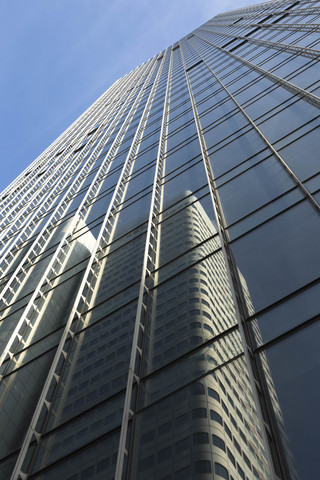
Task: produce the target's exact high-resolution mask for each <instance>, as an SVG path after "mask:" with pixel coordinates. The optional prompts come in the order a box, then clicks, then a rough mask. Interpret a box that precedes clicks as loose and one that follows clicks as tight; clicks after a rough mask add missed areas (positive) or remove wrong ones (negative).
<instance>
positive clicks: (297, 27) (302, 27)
mask: <svg viewBox="0 0 320 480" xmlns="http://www.w3.org/2000/svg"><path fill="white" fill-rule="evenodd" d="M206 25H214V26H215V27H221V28H223V27H234V28H236V29H238V28H242V29H248V27H249V28H258V27H259V28H263V29H264V30H288V31H293V32H314V31H315V32H316V31H319V30H320V24H318V23H275V24H272V23H236V24H232V23H228V22H226V23H222V22H221V23H220V22H219V25H217V24H215V23H214V24H213V23H208V24H206Z"/></svg>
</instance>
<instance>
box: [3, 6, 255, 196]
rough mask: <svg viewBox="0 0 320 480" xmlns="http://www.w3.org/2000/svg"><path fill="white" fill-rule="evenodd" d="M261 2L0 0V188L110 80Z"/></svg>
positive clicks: (74, 118)
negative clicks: (215, 20) (222, 16)
mask: <svg viewBox="0 0 320 480" xmlns="http://www.w3.org/2000/svg"><path fill="white" fill-rule="evenodd" d="M255 3H259V0H3V1H2V2H1V3H0V16H1V28H0V60H1V66H0V125H1V129H0V131H1V150H0V152H1V153H0V155H1V156H0V162H1V175H0V191H2V190H3V189H4V188H5V187H6V186H7V185H8V184H9V183H10V182H11V181H12V180H14V179H15V178H16V176H17V175H19V173H21V171H22V170H24V169H25V168H26V167H27V166H28V165H29V164H30V163H31V162H32V161H33V160H35V158H36V157H37V156H38V155H40V153H41V152H42V151H43V150H45V149H46V148H47V147H48V146H49V145H50V144H51V143H52V142H53V141H54V140H55V139H56V138H57V137H58V136H59V135H60V134H61V133H62V132H63V131H64V130H65V129H66V128H67V127H68V126H69V125H70V124H71V123H72V122H73V121H74V120H76V118H77V117H78V116H79V115H81V114H82V113H83V112H84V110H85V109H86V108H88V107H89V106H90V105H91V104H92V103H93V102H94V101H95V100H96V99H97V98H98V97H99V96H100V95H101V94H102V93H103V92H104V91H105V90H106V89H107V88H108V87H109V86H110V85H112V84H113V82H114V81H115V80H117V79H118V78H120V77H122V76H123V75H125V74H126V73H128V72H129V71H130V70H132V69H133V68H135V67H137V66H138V65H140V64H141V63H143V62H144V61H146V60H147V59H148V58H150V57H152V56H153V55H155V54H156V53H158V52H159V51H161V50H163V49H164V48H166V47H167V46H169V45H170V44H171V43H173V42H175V41H177V40H179V39H180V38H181V37H183V36H184V35H186V34H188V33H189V32H190V31H192V30H193V29H194V28H196V27H198V26H200V25H201V24H202V23H204V22H206V21H207V20H209V19H210V18H211V17H213V16H214V15H217V14H218V13H221V12H223V11H227V10H231V9H234V8H239V7H243V6H245V5H252V4H255Z"/></svg>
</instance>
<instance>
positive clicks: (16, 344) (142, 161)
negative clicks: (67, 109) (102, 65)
mask: <svg viewBox="0 0 320 480" xmlns="http://www.w3.org/2000/svg"><path fill="white" fill-rule="evenodd" d="M319 19H320V2H318V1H303V0H301V1H293V0H283V1H278V0H276V1H272V2H266V3H262V4H258V5H255V6H251V7H245V8H242V9H239V10H233V11H231V12H228V13H225V14H221V15H218V16H217V17H215V18H213V19H212V20H210V21H208V22H207V23H206V24H204V25H202V26H201V27H199V28H198V29H196V30H194V31H193V32H191V33H190V34H189V35H187V36H186V37H184V38H183V39H181V41H179V42H177V43H175V44H174V45H171V46H170V47H168V48H167V49H166V50H164V51H162V52H160V53H159V54H158V55H156V56H155V57H154V58H152V59H150V60H148V61H147V62H146V63H144V64H143V65H141V66H140V67H138V68H136V69H135V70H133V71H132V72H130V73H129V74H128V75H126V76H124V77H123V78H121V79H119V80H118V81H117V82H116V83H115V84H114V85H113V86H112V87H110V88H109V89H108V90H107V91H106V92H105V93H104V94H103V95H102V96H101V97H100V98H99V99H98V100H97V101H96V102H95V103H94V104H93V105H92V106H91V107H90V108H89V109H88V110H87V111H86V112H85V113H84V114H83V115H82V116H81V117H80V118H79V119H78V120H77V121H76V122H75V123H74V124H72V125H71V126H70V128H69V129H68V130H67V131H66V132H65V133H64V134H62V135H61V136H60V137H59V138H58V139H57V140H56V141H55V142H54V143H53V144H52V145H51V146H50V147H48V149H47V150H46V151H45V152H44V153H43V154H42V155H40V157H39V158H37V159H36V160H35V161H34V162H33V164H32V165H30V166H29V167H28V168H27V169H26V170H25V171H24V172H23V173H22V174H21V175H20V176H19V177H18V178H17V179H16V181H15V182H13V183H12V184H11V185H10V186H9V187H8V188H7V189H6V190H5V191H4V192H3V193H2V195H1V199H0V200H1V203H0V215H1V231H0V251H1V260H0V348H1V350H0V406H1V408H0V480H8V479H10V480H25V479H26V478H28V479H30V480H31V479H32V480H33V479H34V480H36V479H37V480H51V479H52V480H53V479H54V480H55V479H56V478H58V477H59V476H60V477H61V478H63V479H64V480H87V479H94V480H113V479H115V480H147V479H150V478H154V479H157V480H188V479H196V480H200V479H201V480H202V479H203V480H206V479H208V480H209V479H212V478H214V479H217V480H220V479H225V480H252V479H257V480H269V479H275V480H307V479H310V478H317V477H318V470H319V468H318V458H317V457H318V448H317V446H318V444H319V442H320V437H319V431H320V424H319V414H318V405H319V403H320V390H319V387H318V386H317V385H319V382H318V377H319V370H320V360H319V354H318V352H319V332H318V330H319V325H320V323H319V318H320V317H319V306H318V305H319V301H318V299H319V294H320V284H319V253H320V252H319V250H320V248H319V245H320V244H319V234H320V223H319V200H320V174H319V158H318V157H319V153H318V152H319V149H320V130H319V129H320V127H319V117H320V110H319V107H320V98H319V92H320V77H319V55H320V35H319V34H320V27H319Z"/></svg>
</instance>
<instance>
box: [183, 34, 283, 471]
mask: <svg viewBox="0 0 320 480" xmlns="http://www.w3.org/2000/svg"><path fill="white" fill-rule="evenodd" d="M180 45H181V56H182V58H183V65H184V70H185V75H186V80H187V84H188V90H189V95H190V100H191V104H192V110H193V114H194V119H195V124H196V127H197V132H198V138H199V143H200V147H201V153H202V158H203V162H204V166H205V171H206V175H207V180H208V185H209V189H210V195H211V199H212V204H213V209H214V213H215V216H216V221H217V226H218V234H219V238H220V241H221V250H222V253H223V257H224V262H225V267H226V271H227V276H228V281H229V286H230V291H231V294H232V299H233V303H234V308H235V312H236V318H237V322H238V327H239V333H240V336H241V340H242V346H243V350H244V355H245V358H246V364H247V368H248V374H249V377H250V383H251V387H252V391H253V395H254V398H255V403H256V407H257V416H258V418H259V421H260V426H261V427H262V436H263V441H264V446H265V449H266V458H267V462H268V466H269V470H270V473H271V478H273V479H274V480H276V479H278V477H277V475H276V473H275V471H274V467H273V462H272V455H271V451H270V447H269V443H268V439H267V432H266V428H265V422H264V420H263V414H262V410H261V406H260V402H259V394H258V391H257V385H256V381H255V377H254V374H253V369H252V365H251V352H250V349H249V345H248V343H247V340H246V336H245V332H244V325H243V324H244V315H243V313H242V310H243V305H242V302H241V299H240V298H241V297H239V294H238V289H239V288H240V291H242V289H241V285H238V283H240V282H237V275H236V274H235V272H234V270H236V266H234V263H233V260H232V252H231V251H230V247H229V242H228V235H227V233H226V230H225V226H224V217H223V210H222V208H221V204H220V200H219V196H218V193H217V189H216V188H215V180H214V176H213V172H212V169H211V165H210V159H209V156H208V152H207V147H206V143H205V139H204V136H203V133H202V127H201V123H200V119H199V115H198V112H197V107H196V104H195V100H194V96H193V93H192V88H191V84H190V80H189V77H188V73H187V71H186V64H185V60H184V56H183V43H182V42H180ZM279 480H280V479H279Z"/></svg>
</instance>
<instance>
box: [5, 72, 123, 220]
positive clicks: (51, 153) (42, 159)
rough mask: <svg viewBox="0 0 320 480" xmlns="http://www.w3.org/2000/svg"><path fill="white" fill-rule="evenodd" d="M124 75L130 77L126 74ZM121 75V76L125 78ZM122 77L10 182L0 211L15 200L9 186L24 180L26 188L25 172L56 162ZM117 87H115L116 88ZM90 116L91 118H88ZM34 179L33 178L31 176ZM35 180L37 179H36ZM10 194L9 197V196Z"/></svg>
mask: <svg viewBox="0 0 320 480" xmlns="http://www.w3.org/2000/svg"><path fill="white" fill-rule="evenodd" d="M126 77H130V74H129V76H126ZM126 77H123V78H126ZM122 80H123V79H120V80H119V81H118V82H116V83H115V84H114V85H113V86H112V87H110V89H108V90H107V91H106V92H105V93H104V94H103V95H101V96H100V97H99V98H98V100H97V101H96V102H95V103H94V104H93V105H91V106H90V107H89V108H88V109H87V110H86V111H85V112H84V113H83V114H82V115H81V116H80V117H79V118H78V119H77V120H76V121H75V122H73V124H72V125H71V126H70V127H68V129H67V130H66V131H65V132H63V133H62V134H61V135H60V136H59V137H58V138H57V140H55V142H53V143H52V144H51V145H50V146H49V147H48V148H47V149H46V150H45V151H44V152H43V153H42V154H41V155H40V156H39V157H38V158H36V160H34V162H33V163H32V164H31V165H29V167H28V168H27V169H26V170H25V171H23V172H22V173H21V174H20V175H19V176H18V178H17V179H16V180H14V182H12V183H11V184H10V185H9V186H8V187H7V188H6V189H5V190H4V191H3V194H7V196H8V199H6V202H5V204H4V205H3V206H2V207H1V210H0V211H1V212H2V211H3V210H4V212H5V214H6V212H7V208H8V202H9V199H10V198H12V199H13V200H14V201H15V196H14V194H12V193H11V194H10V193H9V191H10V189H11V188H16V187H17V186H20V184H21V183H23V182H25V183H26V188H27V189H28V188H29V184H30V180H31V179H32V177H28V179H27V180H26V179H25V175H26V173H30V172H32V170H36V169H38V168H40V166H43V165H45V164H51V163H52V162H53V163H54V162H56V161H57V159H56V158H55V156H56V154H57V152H59V151H60V150H61V148H65V147H66V146H68V145H69V144H70V143H73V141H74V138H75V134H76V132H77V130H79V129H80V128H81V129H83V131H85V130H86V129H87V128H88V125H91V122H93V121H95V119H96V116H97V114H98V113H99V111H100V115H101V114H103V111H104V109H105V103H106V102H107V101H108V100H109V99H112V98H113V97H114V96H115V95H117V94H118V87H119V82H120V81H122ZM116 87H117V88H116ZM90 118H91V120H90ZM60 160H61V157H59V161H60ZM33 180H34V178H33ZM36 181H37V179H36ZM42 182H43V179H41V183H42ZM10 195H11V197H10Z"/></svg>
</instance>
